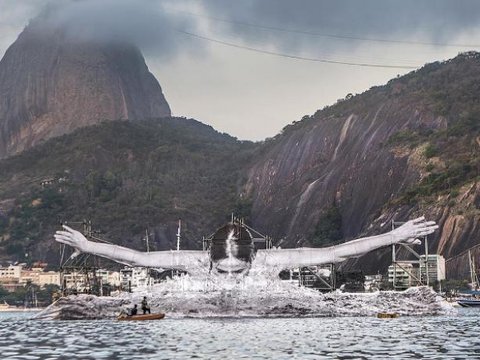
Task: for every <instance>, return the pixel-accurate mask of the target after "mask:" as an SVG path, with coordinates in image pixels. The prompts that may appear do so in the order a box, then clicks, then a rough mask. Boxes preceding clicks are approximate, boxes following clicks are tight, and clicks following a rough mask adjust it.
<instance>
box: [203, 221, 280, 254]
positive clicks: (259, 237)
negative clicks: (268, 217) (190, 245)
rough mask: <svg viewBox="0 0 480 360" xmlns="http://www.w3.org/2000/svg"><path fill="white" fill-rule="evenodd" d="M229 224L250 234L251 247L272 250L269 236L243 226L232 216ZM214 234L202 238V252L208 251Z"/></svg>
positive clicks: (243, 223)
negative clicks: (240, 227)
mask: <svg viewBox="0 0 480 360" xmlns="http://www.w3.org/2000/svg"><path fill="white" fill-rule="evenodd" d="M231 223H232V224H235V225H239V226H243V227H245V228H246V229H247V230H248V231H249V232H250V234H251V235H252V242H253V245H254V246H255V249H259V248H261V249H267V250H268V249H271V248H272V246H273V239H272V238H271V237H270V236H268V235H263V234H262V233H261V232H260V231H258V230H255V229H254V228H252V227H251V226H248V225H247V224H245V221H244V219H241V218H237V217H235V216H233V215H232V220H231ZM214 234H215V233H212V234H210V235H209V236H204V237H203V238H202V249H203V251H207V250H209V249H210V246H211V244H212V240H213V235H214Z"/></svg>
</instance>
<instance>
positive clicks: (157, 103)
mask: <svg viewBox="0 0 480 360" xmlns="http://www.w3.org/2000/svg"><path fill="white" fill-rule="evenodd" d="M164 116H170V108H169V106H168V104H167V102H166V100H165V98H164V96H163V94H162V89H161V87H160V85H159V83H158V82H157V80H156V79H155V77H154V76H153V75H152V74H151V73H150V72H149V70H148V68H147V65H146V64H145V60H144V58H143V56H142V54H141V53H140V51H139V50H138V49H137V48H136V47H135V46H132V45H129V44H125V43H120V42H118V43H108V44H107V43H101V42H91V41H90V42H86V41H81V40H75V38H73V37H72V36H71V34H69V33H68V32H67V30H66V29H65V28H62V27H58V26H53V25H52V24H50V23H49V22H48V21H47V19H45V18H44V17H42V16H41V17H39V18H37V19H35V20H33V21H32V22H31V23H30V24H29V25H28V26H27V27H26V28H25V30H24V31H23V32H22V33H21V34H20V36H19V37H18V39H17V41H16V42H15V43H14V44H12V45H11V46H10V48H9V49H8V50H7V52H6V53H5V56H4V57H3V59H2V60H1V62H0V158H2V157H5V156H8V155H11V154H15V153H18V152H20V151H23V150H25V149H28V148H30V147H32V146H34V145H36V144H38V143H39V142H41V141H42V140H45V139H48V138H52V137H55V136H58V135H62V134H65V133H70V132H72V131H73V130H75V129H77V128H79V127H83V126H88V125H93V124H96V123H99V122H101V121H105V120H120V119H131V120H133V119H146V118H158V117H164Z"/></svg>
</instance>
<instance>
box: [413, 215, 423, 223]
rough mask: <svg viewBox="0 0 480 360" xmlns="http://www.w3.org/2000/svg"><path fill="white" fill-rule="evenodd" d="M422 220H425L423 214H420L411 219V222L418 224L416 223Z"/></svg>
mask: <svg viewBox="0 0 480 360" xmlns="http://www.w3.org/2000/svg"><path fill="white" fill-rule="evenodd" d="M424 221H425V216H420V217H418V218H416V219H413V220H412V222H413V223H414V224H418V223H421V222H424Z"/></svg>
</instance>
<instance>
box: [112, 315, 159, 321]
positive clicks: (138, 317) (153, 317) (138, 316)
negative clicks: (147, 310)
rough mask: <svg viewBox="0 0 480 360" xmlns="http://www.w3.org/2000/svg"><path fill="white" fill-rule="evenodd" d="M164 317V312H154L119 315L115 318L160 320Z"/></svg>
mask: <svg viewBox="0 0 480 360" xmlns="http://www.w3.org/2000/svg"><path fill="white" fill-rule="evenodd" d="M164 317H165V314H164V313H156V314H145V315H143V314H137V315H120V316H118V317H117V320H122V321H123V320H127V321H132V320H161V319H163V318H164Z"/></svg>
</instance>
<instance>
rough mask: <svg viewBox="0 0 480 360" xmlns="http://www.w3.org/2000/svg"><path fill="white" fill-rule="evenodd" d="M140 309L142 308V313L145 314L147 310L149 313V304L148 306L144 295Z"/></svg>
mask: <svg viewBox="0 0 480 360" xmlns="http://www.w3.org/2000/svg"><path fill="white" fill-rule="evenodd" d="M142 310H143V315H145V314H146V313H147V311H148V313H149V314H150V306H148V303H147V297H146V296H144V297H143V300H142Z"/></svg>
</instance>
